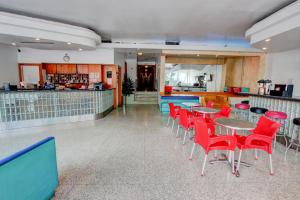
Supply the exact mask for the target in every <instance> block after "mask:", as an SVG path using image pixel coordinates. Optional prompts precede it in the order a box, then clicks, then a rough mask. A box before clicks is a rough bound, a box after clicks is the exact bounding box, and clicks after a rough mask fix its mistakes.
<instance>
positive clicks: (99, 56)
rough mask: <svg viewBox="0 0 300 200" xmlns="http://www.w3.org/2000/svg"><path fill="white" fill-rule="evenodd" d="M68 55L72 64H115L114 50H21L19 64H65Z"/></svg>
mask: <svg viewBox="0 0 300 200" xmlns="http://www.w3.org/2000/svg"><path fill="white" fill-rule="evenodd" d="M66 53H67V54H68V55H69V56H70V58H71V60H70V63H89V64H114V62H115V61H114V50H113V49H101V48H99V49H96V50H91V51H64V50H40V49H30V48H21V52H20V53H19V54H18V61H19V63H64V61H63V56H64V55H65V54H66Z"/></svg>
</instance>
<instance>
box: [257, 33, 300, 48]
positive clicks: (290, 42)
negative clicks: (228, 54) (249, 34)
mask: <svg viewBox="0 0 300 200" xmlns="http://www.w3.org/2000/svg"><path fill="white" fill-rule="evenodd" d="M299 35H300V28H295V29H293V30H291V31H287V32H284V33H281V34H279V35H276V36H274V37H272V40H271V41H270V42H265V41H261V42H258V43H256V44H254V46H255V47H256V48H259V49H262V48H267V50H266V52H269V53H272V52H281V51H288V50H293V49H298V48H299V47H300V37H299Z"/></svg>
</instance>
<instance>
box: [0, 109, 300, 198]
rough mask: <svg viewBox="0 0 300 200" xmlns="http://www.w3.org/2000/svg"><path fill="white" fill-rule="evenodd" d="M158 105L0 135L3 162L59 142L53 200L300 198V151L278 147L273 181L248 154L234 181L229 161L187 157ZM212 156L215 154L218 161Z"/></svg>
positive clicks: (263, 165)
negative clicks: (38, 144)
mask: <svg viewBox="0 0 300 200" xmlns="http://www.w3.org/2000/svg"><path fill="white" fill-rule="evenodd" d="M165 122H166V117H162V116H161V115H160V113H159V110H158V108H157V107H156V106H146V105H140V106H131V107H128V109H127V113H126V114H124V113H123V112H122V110H119V112H116V111H114V112H113V113H111V114H110V115H108V116H107V117H106V118H104V119H102V120H98V121H89V122H79V123H70V124H64V125H55V126H47V127H36V128H31V129H22V130H13V131H8V132H6V133H1V134H0V157H1V158H3V157H4V156H6V155H9V154H11V153H13V152H15V151H16V150H19V149H21V148H23V147H25V146H27V145H30V144H32V143H34V142H35V141H38V140H40V139H42V138H44V137H46V136H49V135H53V136H55V137H56V144H57V157H58V168H59V179H60V186H59V188H58V189H57V192H56V195H55V197H54V199H91V200H94V199H104V200H105V199H120V200H123V199H124V200H126V199H130V200H135V199H136V200H144V199H145V200H150V199H153V200H154V199H157V200H162V199H170V200H173V199H180V200H183V199H186V200H192V199H210V200H211V199H222V200H224V199H230V200H234V199H239V200H240V199H255V200H260V199H268V200H271V199H276V200H277V199H293V200H294V199H300V154H299V155H298V156H296V154H295V153H294V152H293V151H291V152H289V154H288V156H287V160H285V159H284V148H283V146H282V145H277V146H276V151H275V153H274V158H273V159H274V163H273V165H274V169H275V176H270V175H269V173H268V165H267V164H268V162H267V156H266V155H265V154H264V153H260V154H259V155H260V156H259V160H254V159H253V152H247V153H245V154H244V157H243V158H244V159H243V160H245V161H248V162H250V163H252V164H254V165H253V166H252V167H250V168H245V167H241V169H240V172H241V177H240V178H236V177H235V176H233V175H232V174H231V172H230V170H229V167H228V166H227V165H225V164H222V163H219V164H214V165H211V164H207V167H206V171H205V173H206V174H205V176H204V177H201V176H200V168H201V164H202V159H203V152H202V151H201V150H200V148H198V149H197V151H195V154H194V155H195V156H194V158H195V159H194V160H193V161H189V160H188V156H189V153H190V150H191V145H192V142H191V141H190V142H189V143H188V144H186V145H184V146H183V145H181V140H179V139H176V138H175V134H172V133H171V129H170V128H167V127H166V126H165ZM212 157H213V155H210V158H212Z"/></svg>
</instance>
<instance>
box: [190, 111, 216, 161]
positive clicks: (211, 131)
mask: <svg viewBox="0 0 300 200" xmlns="http://www.w3.org/2000/svg"><path fill="white" fill-rule="evenodd" d="M193 120H194V123H195V121H198V122H205V123H206V125H207V128H208V130H209V135H210V136H215V135H216V130H215V124H214V123H211V122H210V121H208V120H207V119H204V118H203V117H194V118H193ZM194 139H195V138H194ZM196 144H197V143H196V142H195V140H194V144H193V148H192V151H191V154H190V157H189V160H192V159H193V154H194V150H195V147H196Z"/></svg>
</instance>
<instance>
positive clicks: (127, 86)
mask: <svg viewBox="0 0 300 200" xmlns="http://www.w3.org/2000/svg"><path fill="white" fill-rule="evenodd" d="M133 91H134V87H133V81H132V80H131V79H130V78H128V77H125V78H124V81H123V83H122V94H123V102H124V104H123V105H126V97H127V96H129V95H131V94H133Z"/></svg>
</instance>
